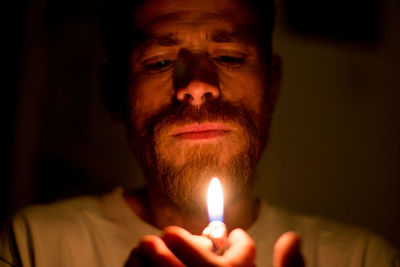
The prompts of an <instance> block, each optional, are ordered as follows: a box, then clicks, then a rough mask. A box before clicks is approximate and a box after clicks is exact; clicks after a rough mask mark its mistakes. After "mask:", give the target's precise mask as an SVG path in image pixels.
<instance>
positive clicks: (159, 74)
mask: <svg viewBox="0 0 400 267" xmlns="http://www.w3.org/2000/svg"><path fill="white" fill-rule="evenodd" d="M245 10H246V9H245V8H244V7H243V6H241V5H240V4H238V3H235V2H232V1H228V0H209V1H204V0H193V1H184V0H166V1H161V0H151V1H147V2H146V3H145V4H143V5H142V6H141V8H140V9H139V10H138V11H137V12H136V13H135V16H134V17H135V20H134V24H135V25H136V27H137V28H139V29H141V30H142V31H143V32H145V33H147V35H148V36H151V37H153V38H155V39H156V40H157V41H155V42H154V41H153V42H145V43H143V44H141V45H140V46H138V47H136V48H135V49H134V51H133V53H132V59H131V63H132V72H131V77H130V94H129V103H130V106H131V110H132V114H134V115H133V116H131V118H130V120H129V125H130V127H132V128H134V130H135V131H137V132H140V131H142V130H143V129H144V128H145V127H146V122H147V121H148V120H149V119H150V118H151V117H152V116H153V115H155V114H157V112H159V111H160V110H161V109H163V108H165V107H168V106H170V105H171V104H172V103H173V102H174V101H178V102H180V103H184V102H185V103H188V104H190V105H192V106H193V107H200V106H201V105H204V103H205V102H206V101H208V100H215V99H221V100H223V101H226V102H230V103H240V105H242V106H243V107H245V108H246V110H248V111H250V112H252V113H253V114H256V115H257V116H261V115H262V114H263V112H265V108H264V107H265V101H266V98H268V95H267V94H266V92H267V91H269V92H276V91H277V90H278V87H279V78H280V72H279V69H280V68H279V60H277V58H274V59H273V60H272V65H273V67H272V68H271V70H272V72H271V73H270V75H268V76H267V75H265V72H266V65H265V64H264V62H263V61H261V59H260V54H259V52H258V49H257V46H256V44H255V43H254V42H253V41H252V39H251V37H249V36H246V34H243V35H234V36H235V38H233V37H232V35H229V34H228V37H226V36H227V35H226V34H225V37H224V38H221V36H219V39H218V40H217V39H216V38H213V37H212V36H215V35H216V33H221V32H224V33H237V32H243V29H246V25H247V26H249V25H248V24H249V23H248V21H250V18H251V16H250V14H248V13H247V12H246V11H245ZM244 32H246V31H244ZM237 36H239V38H237ZM166 37H168V38H166ZM152 40H154V39H152ZM177 68H182V69H183V72H182V73H183V74H182V75H181V76H179V75H180V74H179V73H180V72H179V70H177ZM267 77H268V78H267ZM272 95H274V93H272ZM269 101H270V102H271V99H269ZM218 123H219V126H221V125H222V126H223V127H226V128H228V129H229V133H228V134H226V133H223V134H221V135H219V133H220V132H213V134H215V133H217V136H211V137H209V136H206V137H205V136H204V135H200V136H198V135H195V138H188V135H185V134H184V135H183V137H184V138H176V136H174V132H176V131H179V129H181V127H183V125H179V124H177V125H173V126H171V127H169V128H167V129H162V135H161V136H162V140H163V144H164V143H165V144H167V145H160V148H159V150H160V154H161V155H166V158H168V159H169V160H170V164H172V165H174V166H176V167H179V166H181V165H183V164H184V163H185V161H186V160H187V159H186V157H185V153H176V151H184V152H185V151H190V150H193V149H194V148H195V149H201V148H202V147H207V146H218V148H219V149H218V151H222V153H220V154H218V155H217V156H218V158H219V159H220V160H221V162H224V161H228V160H229V159H230V157H231V156H232V155H233V154H235V153H236V152H237V151H240V150H241V148H242V146H243V140H242V138H243V137H242V136H243V135H242V134H241V131H243V127H242V126H241V125H240V124H237V123H235V122H218ZM222 182H223V183H224V181H222ZM125 199H126V201H127V202H128V204H129V205H130V207H131V208H132V210H133V211H134V212H135V213H136V214H138V215H139V216H140V217H141V218H143V219H144V220H145V221H147V222H149V223H150V224H152V225H154V226H155V227H158V228H160V229H164V232H163V235H162V236H160V237H159V236H146V237H143V239H142V240H141V242H140V243H139V244H138V247H137V248H135V249H134V250H133V252H132V254H131V257H130V259H129V260H128V262H127V263H126V266H254V259H255V244H254V242H253V240H252V239H251V237H250V236H249V235H248V234H247V233H246V232H245V230H243V229H247V228H249V227H250V226H251V225H252V223H253V222H254V221H255V219H256V218H257V213H258V201H257V200H256V199H254V198H253V196H252V194H251V190H250V187H246V188H245V189H243V190H242V191H240V193H239V194H238V195H235V198H234V200H233V196H229V190H228V196H227V199H228V204H226V207H225V209H226V213H225V222H226V224H227V225H228V227H229V229H228V230H229V231H230V234H229V237H228V238H229V243H230V247H229V249H228V250H227V251H225V253H224V255H223V256H217V255H215V254H214V253H213V252H212V251H211V246H212V244H211V242H210V240H209V239H207V238H205V237H203V236H201V235H199V234H200V233H201V232H202V230H203V229H204V227H205V226H207V224H208V218H207V213H206V210H205V209H200V210H199V211H198V212H196V213H193V212H185V211H184V210H183V209H182V208H181V207H180V206H179V205H177V204H176V203H172V202H171V201H170V200H169V199H168V196H163V195H162V194H160V193H159V191H158V189H157V186H156V185H154V183H151V182H150V183H148V186H147V189H145V190H142V191H135V192H126V194H125ZM171 225H174V226H171ZM185 229H186V230H185ZM193 234H197V235H193ZM282 238H283V241H280V242H279V241H278V242H277V244H278V245H277V247H276V249H275V253H274V266H275V267H277V266H302V265H301V264H300V265H298V264H297V263H295V264H292V262H293V261H291V260H287V259H290V258H291V255H300V252H298V251H299V238H298V237H297V236H295V235H289V236H283V237H282ZM280 240H281V239H280ZM294 252H296V253H294ZM297 252H298V253H297ZM290 264H292V265H290Z"/></svg>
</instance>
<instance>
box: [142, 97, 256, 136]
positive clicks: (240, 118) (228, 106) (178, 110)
mask: <svg viewBox="0 0 400 267" xmlns="http://www.w3.org/2000/svg"><path fill="white" fill-rule="evenodd" d="M257 117H258V116H256V115H255V114H254V113H253V112H251V111H249V110H248V109H246V108H245V107H244V106H243V105H241V104H238V103H231V102H224V101H221V100H213V101H207V102H205V103H204V104H202V105H201V106H193V105H191V104H190V103H178V104H176V103H174V104H172V105H170V106H168V107H165V108H162V109H161V110H160V111H159V112H157V114H155V115H153V116H151V117H150V118H149V119H148V120H147V122H146V124H145V125H144V127H143V129H142V131H141V134H140V135H142V136H143V135H145V136H147V137H150V136H153V135H154V131H155V130H156V129H162V128H164V127H170V126H172V125H184V124H192V123H204V122H217V121H218V122H235V123H238V124H240V125H241V126H243V127H244V128H246V129H247V130H249V131H252V132H257V126H256V122H257ZM260 119H261V118H260Z"/></svg>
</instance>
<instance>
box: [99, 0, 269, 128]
mask: <svg viewBox="0 0 400 267" xmlns="http://www.w3.org/2000/svg"><path fill="white" fill-rule="evenodd" d="M144 1H146V0H103V5H102V14H101V21H100V30H101V38H102V42H103V46H104V49H105V52H106V55H107V63H105V64H103V66H102V67H101V69H100V93H101V97H102V99H103V103H104V105H105V107H106V110H107V111H108V113H109V114H110V115H111V117H113V118H122V119H124V120H126V119H128V118H127V116H128V115H129V111H128V104H127V101H128V79H129V72H130V56H131V53H132V49H133V48H134V47H135V46H136V45H137V44H139V43H140V42H141V41H143V37H144V36H143V34H142V32H140V31H138V30H137V29H135V28H134V25H133V21H134V19H133V14H134V12H135V10H136V9H137V8H138V7H140V6H141V4H142V3H143V2H144ZM239 1H243V2H245V5H246V6H247V8H248V9H249V11H250V13H251V14H253V15H254V17H253V25H252V26H254V27H253V29H254V32H253V35H254V38H255V41H256V43H257V46H258V48H259V51H260V54H261V57H262V59H263V60H264V61H265V62H266V63H267V66H268V65H269V63H270V60H271V57H272V31H273V26H274V20H275V5H274V1H273V0H250V1H245V0H239Z"/></svg>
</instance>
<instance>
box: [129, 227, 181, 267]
mask: <svg viewBox="0 0 400 267" xmlns="http://www.w3.org/2000/svg"><path fill="white" fill-rule="evenodd" d="M135 253H136V254H137V255H136V256H135V255H134V256H135V257H136V259H135V261H134V263H135V264H137V263H138V262H139V263H140V265H139V266H165V267H184V266H185V265H184V264H183V263H182V262H181V261H180V260H179V259H178V258H177V257H176V256H175V255H174V254H173V253H172V252H171V250H170V249H169V248H168V247H167V246H166V244H165V243H164V241H163V240H162V239H161V238H160V237H158V236H153V235H149V236H145V237H144V238H143V239H142V240H141V241H140V243H139V246H138V249H137V252H135Z"/></svg>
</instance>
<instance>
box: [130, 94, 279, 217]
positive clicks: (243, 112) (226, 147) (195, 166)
mask: <svg viewBox="0 0 400 267" xmlns="http://www.w3.org/2000/svg"><path fill="white" fill-rule="evenodd" d="M262 111H263V112H261V113H262V114H261V115H257V114H255V113H254V112H252V111H249V110H248V109H246V108H245V107H244V106H243V105H241V104H240V103H236V104H235V103H230V102H222V101H219V100H214V101H209V102H206V103H204V104H203V105H201V106H200V107H196V106H193V105H190V104H186V103H174V104H172V105H171V106H169V107H166V108H164V109H161V110H160V111H159V112H158V113H157V114H155V115H154V116H152V117H151V118H149V119H148V120H147V123H146V124H145V125H144V127H142V129H134V127H133V126H132V125H131V124H130V125H129V137H130V141H131V145H132V147H133V150H134V151H135V154H136V156H137V158H138V160H139V161H140V163H141V166H142V168H143V171H144V174H145V177H146V179H147V184H148V185H149V186H150V187H152V189H153V190H155V191H156V192H157V193H158V194H161V195H163V196H164V197H165V198H166V199H167V200H169V201H170V202H172V203H173V204H174V205H176V206H178V207H179V208H180V209H181V210H182V211H184V212H187V213H198V212H199V211H200V210H204V209H205V206H206V205H205V204H206V201H205V199H206V197H205V196H206V190H207V186H208V182H209V181H210V180H211V178H212V177H218V178H219V179H220V180H221V183H222V185H223V188H224V198H225V204H229V202H230V201H233V200H234V198H235V197H238V196H240V194H241V193H242V192H245V191H247V190H248V189H249V188H250V186H251V184H252V182H253V180H254V169H255V165H256V163H257V161H258V160H259V158H260V156H261V153H262V150H263V149H264V148H265V146H266V143H267V140H268V132H269V125H270V121H271V118H270V112H269V109H268V107H267V106H265V107H264V108H263V109H262ZM131 121H133V120H131ZM213 122H215V123H224V124H227V125H230V126H232V127H233V128H234V129H235V130H234V131H232V133H231V132H229V133H228V134H227V135H226V136H224V139H223V140H222V141H217V142H210V143H207V142H205V143H187V144H182V143H179V142H177V140H176V139H175V138H174V137H173V136H171V130H172V129H173V128H176V127H180V126H184V125H189V124H194V123H199V124H200V123H213Z"/></svg>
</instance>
